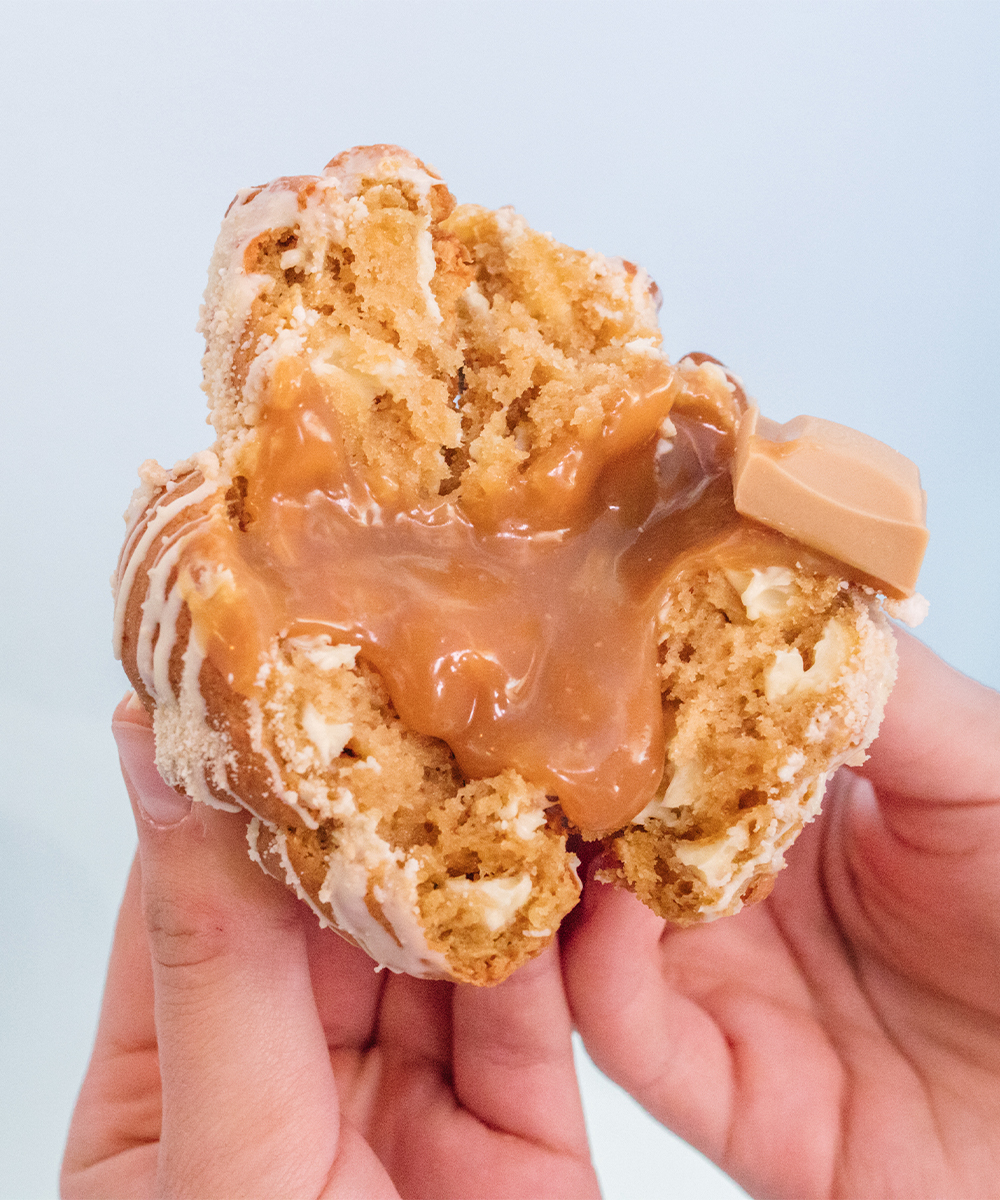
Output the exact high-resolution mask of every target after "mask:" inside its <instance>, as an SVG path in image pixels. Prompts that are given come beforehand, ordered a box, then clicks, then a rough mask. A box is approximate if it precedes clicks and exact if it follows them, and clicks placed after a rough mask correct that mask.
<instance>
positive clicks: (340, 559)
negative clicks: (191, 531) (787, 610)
mask: <svg viewBox="0 0 1000 1200" xmlns="http://www.w3.org/2000/svg"><path fill="white" fill-rule="evenodd" d="M270 386H271V392H270V395H269V398H268V404H267V406H266V407H265V410H264V416H263V418H262V420H261V423H260V425H259V427H258V431H257V436H256V438H255V439H254V441H253V451H252V453H253V457H254V461H253V462H247V463H246V474H245V478H242V477H241V478H240V479H238V480H237V482H236V483H235V484H234V486H233V488H232V489H230V493H229V497H228V508H229V511H228V514H227V519H226V520H225V521H218V522H216V523H214V525H213V526H212V528H211V530H207V531H205V532H199V533H197V534H196V535H195V540H194V543H193V546H194V553H193V554H192V557H191V559H190V560H189V573H190V576H189V581H188V585H187V588H186V598H187V600H188V603H189V605H190V607H191V610H192V614H193V618H194V623H195V628H196V630H197V632H198V636H199V639H200V641H201V642H202V643H203V645H204V649H205V652H206V653H207V655H208V657H209V658H210V659H211V660H212V661H213V662H214V664H215V665H216V666H217V667H218V668H219V670H220V671H221V672H222V673H223V675H225V676H228V678H229V679H230V681H231V684H232V686H233V687H234V688H235V690H236V691H238V692H240V693H241V694H243V695H245V696H247V697H252V696H253V695H254V692H255V687H256V683H255V680H256V678H257V674H258V670H259V668H260V664H261V662H262V659H263V656H264V655H265V654H266V652H267V649H268V647H269V646H270V645H271V643H272V641H273V639H274V638H275V637H276V636H301V635H307V634H312V635H314V634H318V633H328V634H330V635H331V637H332V639H333V641H334V642H350V643H352V644H355V645H359V646H360V647H361V657H362V658H363V659H365V660H366V661H368V662H369V663H370V664H371V665H372V666H374V667H375V668H376V669H377V670H378V671H379V672H380V673H381V675H382V676H383V678H384V679H385V681H386V684H387V686H388V689H389V693H390V695H391V696H392V700H393V703H394V705H395V707H396V709H397V711H398V713H399V715H400V717H401V718H402V719H403V721H405V722H406V724H407V725H408V726H410V727H411V728H412V729H414V730H416V731H418V732H420V733H423V734H427V735H429V736H432V737H436V738H441V739H443V740H444V741H445V742H447V744H448V745H449V746H450V748H451V749H452V751H453V753H454V754H455V757H456V760H457V761H458V764H459V766H460V767H461V769H462V771H463V772H464V773H465V774H466V776H467V777H469V778H482V777H488V776H491V775H495V774H498V773H499V772H500V771H501V770H503V769H505V768H507V767H514V768H516V769H517V770H518V771H519V772H520V773H521V774H522V775H523V776H524V777H525V778H526V779H528V780H530V781H532V782H534V783H536V784H539V785H541V786H544V787H545V788H546V789H547V790H548V791H549V792H550V793H551V794H552V795H553V796H557V797H558V799H559V801H560V803H561V805H562V808H563V810H564V812H565V813H566V816H567V817H568V818H569V820H570V821H571V822H573V824H575V825H576V826H577V827H578V828H579V829H581V830H582V831H583V832H584V833H586V834H588V835H599V834H604V833H607V832H609V831H612V830H614V829H617V828H620V827H621V826H622V825H623V824H624V823H625V822H627V821H628V820H630V819H631V818H632V817H634V816H635V815H636V813H638V812H639V811H640V810H641V809H642V808H643V807H644V806H645V805H646V804H647V803H648V802H649V800H650V799H652V797H653V796H654V794H655V793H656V790H657V787H658V786H659V783H660V780H661V776H662V772H663V762H664V750H665V746H664V726H663V713H662V703H661V696H660V681H659V673H658V666H657V644H656V637H655V617H656V612H657V609H658V606H659V604H660V602H661V599H662V596H663V593H664V589H665V587H666V586H667V584H668V583H669V581H670V580H671V578H674V577H676V575H677V573H678V572H679V571H680V570H681V569H683V568H684V567H686V566H688V567H689V566H691V565H696V564H697V563H698V562H699V561H701V560H703V559H704V560H705V561H712V562H714V563H716V564H718V562H719V561H720V557H721V558H723V559H724V560H725V561H726V562H727V563H728V562H730V561H732V562H733V563H736V562H737V561H749V562H758V563H759V562H760V561H761V557H762V553H766V554H767V555H769V556H770V557H769V561H775V560H776V558H777V559H782V558H785V557H787V556H788V555H789V554H790V555H791V556H792V557H793V558H794V557H796V556H797V557H799V558H801V557H802V554H803V548H801V547H797V546H796V545H795V544H794V543H791V542H788V540H787V539H785V538H782V537H781V535H778V534H774V533H772V532H770V531H768V530H764V529H763V528H761V527H760V526H757V525H755V524H754V523H753V522H751V521H748V520H746V519H745V518H743V517H740V516H739V515H738V514H737V513H736V511H735V508H734V507H733V499H732V485H731V481H730V475H729V460H730V457H731V453H732V437H731V435H730V434H729V433H728V432H726V431H724V430H721V429H718V428H715V427H713V426H712V425H711V424H709V423H707V421H706V420H705V419H704V416H699V415H698V414H697V413H696V412H685V411H679V412H675V413H674V414H673V415H672V418H671V419H672V420H673V422H674V425H675V427H676V430H677V433H676V436H675V437H674V438H673V439H672V442H673V445H672V448H669V449H667V448H666V444H665V443H664V441H663V440H662V439H661V438H660V436H659V435H658V434H657V433H656V432H655V431H656V430H657V429H658V427H659V425H660V424H661V423H662V421H663V418H664V417H665V416H666V415H667V412H668V411H669V409H670V405H671V403H672V401H673V391H672V389H671V388H670V387H668V386H664V381H663V379H662V378H660V379H659V380H657V381H655V384H654V387H651V388H650V389H649V391H648V393H647V394H646V396H645V397H643V398H642V400H643V401H644V402H643V403H641V404H640V405H639V410H640V414H641V420H642V422H644V426H638V425H637V424H636V422H635V421H634V420H632V421H630V422H628V423H626V422H623V423H622V427H623V429H624V433H623V435H622V437H621V439H620V441H618V442H615V441H614V439H609V438H605V440H604V441H603V442H602V443H601V447H600V455H599V458H600V461H598V463H597V465H596V467H591V466H590V465H588V464H587V456H586V449H587V448H586V447H584V448H583V449H582V450H581V449H580V448H577V449H576V451H572V452H571V453H570V454H569V455H564V456H563V458H562V460H561V461H563V462H566V461H573V459H574V454H575V456H576V457H575V461H577V462H580V461H583V463H584V467H585V470H583V471H582V473H583V475H584V476H586V477H589V486H583V487H578V488H577V489H575V492H574V495H575V500H574V503H573V506H572V508H571V509H570V507H568V505H567V502H566V496H567V490H566V487H565V478H564V474H563V473H561V472H559V471H557V472H555V474H554V476H553V478H554V479H555V484H554V486H553V490H552V496H553V497H554V498H553V500H552V505H551V506H550V508H549V509H548V510H547V511H546V509H545V505H546V502H547V496H546V493H545V492H544V490H542V489H540V487H539V483H538V478H539V477H538V475H537V474H536V476H535V477H534V478H533V479H532V481H531V485H530V490H531V492H532V496H533V500H534V502H535V503H536V504H537V505H538V506H539V507H540V513H539V517H538V520H537V522H536V523H535V526H534V528H528V527H527V526H526V523H525V519H524V509H523V507H522V504H521V503H520V498H519V497H515V500H514V502H513V503H512V505H511V512H512V513H513V516H512V517H511V519H509V520H506V521H500V522H499V523H497V524H495V525H494V526H486V527H484V526H483V524H482V523H481V522H479V521H478V520H477V521H476V522H475V523H474V522H473V519H472V517H471V516H470V514H469V512H468V511H467V510H466V509H465V508H463V506H462V503H461V502H455V501H454V500H453V499H452V498H451V497H446V498H441V499H436V500H435V501H434V502H433V503H430V504H426V505H423V506H418V507H416V508H414V509H412V510H410V511H388V510H386V509H383V508H380V507H379V505H378V504H376V502H375V501H374V499H373V497H372V495H371V492H370V491H369V489H368V487H367V486H366V485H365V482H364V480H363V479H362V478H361V476H360V475H359V473H358V472H356V471H355V470H354V468H353V467H352V464H351V463H350V462H348V461H347V459H346V456H345V453H344V449H343V442H342V439H341V436H340V432H339V429H338V423H337V417H336V414H335V412H334V411H333V409H332V408H331V406H330V405H329V403H328V402H327V400H326V399H325V397H324V393H323V390H322V388H321V386H320V384H319V383H318V382H317V381H316V379H315V378H314V377H313V376H312V375H311V374H310V373H309V372H308V371H307V370H304V369H303V368H302V367H301V366H300V365H298V364H295V363H292V362H284V363H282V364H280V365H279V367H278V369H277V370H276V372H275V375H274V377H273V379H272V381H271V385H270ZM595 454H596V452H595ZM577 473H578V476H579V475H580V473H581V472H580V471H578V472H577ZM557 518H558V519H557ZM762 543H767V546H766V547H765V546H762ZM782 545H784V546H785V547H786V549H784V550H782V549H781V546H782ZM220 564H221V565H222V566H223V567H224V568H225V569H226V570H225V571H222V572H220V570H219V565H220ZM206 581H208V582H206Z"/></svg>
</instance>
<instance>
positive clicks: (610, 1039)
mask: <svg viewBox="0 0 1000 1200" xmlns="http://www.w3.org/2000/svg"><path fill="white" fill-rule="evenodd" d="M584 903H585V906H586V907H585V911H584V917H583V919H582V920H581V921H580V922H579V923H578V925H577V926H576V927H575V928H574V930H573V931H572V933H571V934H570V936H569V938H568V939H567V940H566V942H565V943H564V945H563V972H564V975H565V979H566V990H567V995H568V997H569V1003H570V1007H571V1010H572V1014H573V1018H574V1020H575V1022H576V1025H577V1028H578V1029H579V1030H580V1034H581V1036H582V1037H583V1041H584V1045H585V1046H586V1047H587V1052H588V1053H589V1054H590V1056H591V1058H592V1059H593V1060H594V1062H595V1063H596V1064H597V1066H598V1067H600V1068H601V1070H602V1071H604V1072H605V1074H607V1075H609V1076H610V1077H611V1078H612V1079H614V1080H615V1081H616V1082H617V1083H619V1084H620V1085H621V1086H622V1087H624V1088H626V1090H627V1091H629V1092H630V1093H631V1094H632V1095H633V1096H635V1098H636V1099H637V1100H638V1101H639V1103H640V1104H643V1105H644V1106H645V1107H647V1108H648V1109H649V1110H650V1111H651V1112H653V1113H654V1115H656V1116H658V1117H659V1118H660V1119H661V1120H669V1124H670V1126H671V1128H672V1129H674V1130H676V1131H677V1132H678V1133H680V1134H681V1136H683V1137H687V1138H689V1139H692V1138H695V1139H696V1140H697V1141H698V1143H699V1144H700V1145H702V1146H705V1145H706V1144H707V1145H710V1146H715V1145H717V1144H719V1143H720V1142H722V1141H723V1140H724V1136H725V1128H726V1119H727V1114H728V1111H729V1105H730V1093H731V1059H730V1054H729V1048H728V1046H727V1044H726V1039H725V1037H724V1036H723V1034H722V1033H721V1032H720V1030H719V1028H718V1026H717V1025H716V1023H715V1022H714V1021H713V1020H712V1018H711V1017H710V1016H709V1015H708V1013H707V1011H706V1010H705V1008H703V1007H702V1005H701V1004H700V1003H698V1000H697V996H696V997H695V998H689V997H688V996H687V995H686V994H685V989H687V988H690V989H692V990H696V991H697V992H700V991H704V990H711V989H712V988H713V987H715V986H719V987H723V986H725V982H726V977H727V976H728V975H729V974H732V973H733V972H732V971H731V969H730V964H731V962H732V957H733V954H732V953H731V952H729V951H727V952H726V953H720V954H713V952H712V950H711V946H707V947H706V949H705V951H704V953H698V952H697V950H696V946H697V943H698V941H699V940H704V939H706V938H707V939H708V940H709V941H711V940H712V938H713V936H717V935H718V933H719V932H720V931H719V930H718V928H717V927H713V928H703V929H692V930H671V929H670V928H669V927H667V926H666V925H665V922H664V921H663V920H661V919H660V918H659V917H657V916H656V914H655V913H653V912H651V911H650V910H649V909H648V908H646V906H645V905H644V904H642V903H641V901H639V900H637V899H636V897H635V896H633V895H631V894H630V893H628V892H626V891H624V890H622V889H620V888H617V887H614V886H613V885H610V884H602V883H598V882H597V881H595V880H588V881H587V884H586V888H585V890H584ZM722 932H724V931H722ZM737 940H738V939H737ZM689 944H691V945H692V948H693V949H695V950H696V952H695V955H694V964H695V970H694V971H693V972H688V971H687V960H688V958H689V956H688V955H687V954H686V950H687V947H688V945H689ZM701 971H703V972H704V973H703V974H700V973H699V972H701ZM689 974H690V978H688V975H689ZM696 977H697V978H696ZM705 1097H708V1098H709V1104H708V1106H707V1107H706V1104H705Z"/></svg>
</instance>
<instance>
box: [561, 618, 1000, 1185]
mask: <svg viewBox="0 0 1000 1200" xmlns="http://www.w3.org/2000/svg"><path fill="white" fill-rule="evenodd" d="M899 641H900V646H899V649H900V673H899V681H898V683H897V686H896V690H895V691H894V692H893V695H892V698H891V699H890V702H889V706H888V709H887V713H886V718H885V722H884V725H883V728H882V732H881V734H880V736H879V738H878V740H877V742H876V743H875V744H874V745H873V746H872V748H871V757H870V760H869V761H868V762H867V763H866V765H865V767H864V768H863V769H862V770H860V771H858V772H851V771H847V770H844V771H841V772H839V773H838V775H837V777H836V779H835V781H834V782H833V784H832V785H831V787H830V788H829V789H828V793H827V798H826V801H825V803H824V811H823V815H822V816H821V817H820V818H819V819H818V820H817V821H816V822H815V823H814V824H813V825H812V826H810V827H809V828H808V829H807V830H806V832H805V833H804V834H803V835H802V837H801V838H800V840H799V841H798V842H797V843H796V845H795V848H794V850H793V851H792V852H791V854H790V855H789V866H788V869H787V870H786V871H784V872H783V873H782V874H781V876H780V877H779V879H778V881H777V885H776V887H775V889H774V891H773V892H772V894H771V896H770V897H769V898H768V899H767V900H766V901H764V902H763V903H761V904H759V905H756V906H754V907H752V908H748V909H746V910H744V911H743V912H742V913H740V914H739V915H738V916H736V917H733V918H729V919H726V920H723V921H719V922H717V923H715V924H711V925H705V926H700V927H694V928H689V929H677V928H672V927H665V926H664V923H663V922H662V921H660V920H658V919H657V918H656V917H655V916H654V915H653V914H652V913H651V912H649V910H648V909H646V908H644V907H643V906H642V905H641V904H639V903H638V902H637V901H636V900H635V899H634V898H633V897H632V896H630V895H627V894H626V893H624V892H621V891H618V890H616V889H614V888H612V887H609V886H606V885H603V884H600V883H596V882H594V881H590V882H589V883H588V885H587V888H586V891H585V897H584V903H583V905H582V908H581V909H580V910H578V911H579V915H578V917H577V919H576V920H575V922H574V923H573V924H572V926H571V927H570V928H568V929H567V930H566V931H565V933H564V938H563V958H564V972H565V977H566V985H567V990H568V994H569V997H570V1002H571V1006H572V1010H573V1015H574V1018H575V1020H576V1022H577V1024H578V1027H579V1029H580V1032H581V1034H582V1036H583V1039H584V1042H585V1044H586V1046H587V1049H588V1050H589V1052H590V1054H591V1056H592V1057H593V1058H594V1060H595V1061H596V1062H597V1064H598V1065H599V1066H600V1067H601V1068H602V1070H604V1071H605V1072H606V1073H607V1074H608V1075H610V1076H611V1078H612V1079H614V1080H616V1081H617V1082H618V1083H619V1084H620V1085H621V1086H622V1087H624V1088H626V1089H627V1090H628V1091H629V1092H630V1093H631V1094H632V1095H633V1096H635V1097H636V1099H637V1100H639V1102H640V1103H641V1104H643V1105H644V1106H645V1107H646V1108H647V1109H648V1110H649V1112H650V1113H652V1114H653V1116H655V1117H656V1118H657V1119H658V1120H660V1121H662V1122H663V1123H664V1124H666V1125H669V1126H670V1127H671V1128H672V1129H674V1130H676V1132H678V1133H679V1134H680V1135H681V1136H682V1137H684V1138H686V1139H688V1140H689V1141H690V1142H692V1143H693V1144H694V1145H695V1146H697V1147H699V1148H700V1149H701V1150H702V1151H703V1152H704V1153H705V1154H707V1155H708V1156H709V1157H710V1158H712V1159H714V1160H715V1162H717V1163H718V1164H719V1165H720V1166H721V1167H722V1168H723V1169H724V1170H726V1171H727V1172H729V1173H730V1174H731V1175H732V1176H733V1177H734V1178H735V1179H736V1180H737V1181H738V1182H739V1183H740V1184H741V1185H742V1186H743V1187H744V1188H746V1189H747V1190H748V1191H749V1192H750V1193H752V1194H753V1195H756V1196H770V1197H788V1198H799V1200H801V1198H802V1197H853V1198H857V1197H862V1196H863V1197H866V1198H869V1197H877V1196H886V1197H889V1196H891V1197H905V1198H906V1200H920V1198H924V1197H927V1198H930V1197H937V1198H940V1197H946V1196H954V1197H964V1198H965V1200H969V1198H979V1197H982V1198H985V1197H992V1196H996V1195H997V1194H998V1187H1000V1185H998V1182H997V1181H998V1180H1000V695H998V694H997V693H995V692H993V691H990V690H989V689H988V688H985V687H982V686H981V685H979V684H977V683H974V682H973V681H972V680H970V679H967V678H965V677H964V676H962V675H960V674H958V672H956V671H954V670H952V669H951V668H950V667H948V666H946V665H945V664H944V663H943V662H942V661H941V660H940V659H938V658H937V657H936V656H935V655H933V654H932V653H931V651H929V650H928V649H926V648H925V647H924V646H922V645H921V644H920V643H919V642H917V641H916V640H914V639H912V638H909V637H905V636H904V637H901V638H900V639H899ZM665 1190H666V1188H665Z"/></svg>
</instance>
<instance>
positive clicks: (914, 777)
mask: <svg viewBox="0 0 1000 1200" xmlns="http://www.w3.org/2000/svg"><path fill="white" fill-rule="evenodd" d="M896 644H897V648H898V651H899V675H898V678H897V680H896V686H895V688H894V689H893V692H892V695H891V696H890V698H889V703H888V706H887V707H886V714H885V720H884V722H883V723H882V728H881V730H880V732H879V735H878V738H877V739H876V740H875V742H874V744H873V745H872V748H871V755H870V758H869V761H868V762H867V763H866V764H865V766H864V768H863V769H862V771H861V772H860V773H861V774H862V775H864V776H865V777H866V778H867V779H868V780H870V782H871V783H872V784H873V785H874V787H875V789H876V790H877V791H878V793H879V795H880V797H888V796H894V797H898V798H906V799H910V800H919V801H923V802H931V803H938V804H954V803H962V802H968V801H972V802H980V803H981V802H983V801H986V802H995V801H997V800H1000V693H997V692H995V691H993V690H992V688H988V687H985V686H984V685H983V684H981V683H977V682H976V681H975V680H974V679H970V678H969V677H968V676H966V675H963V674H961V673H960V672H959V671H956V670H955V669H954V667H950V666H949V665H948V664H947V663H946V662H944V661H943V660H942V659H940V658H938V656H937V655H936V654H935V653H934V652H933V651H932V650H930V649H928V647H927V646H925V645H924V644H923V643H922V642H920V641H918V640H917V639H916V638H915V637H912V636H911V635H909V634H905V633H903V632H902V631H897V634H896Z"/></svg>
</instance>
